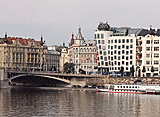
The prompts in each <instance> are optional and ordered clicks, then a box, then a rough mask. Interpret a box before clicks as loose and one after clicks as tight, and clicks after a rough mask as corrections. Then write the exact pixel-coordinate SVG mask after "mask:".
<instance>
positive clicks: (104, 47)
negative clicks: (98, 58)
mask: <svg viewBox="0 0 160 117" xmlns="http://www.w3.org/2000/svg"><path fill="white" fill-rule="evenodd" d="M96 48H97V50H98V49H103V50H105V49H106V46H101V45H99V46H97V47H96ZM122 48H124V49H131V48H133V45H126V46H125V45H122V46H117V45H114V46H111V45H108V49H111V50H113V49H122Z"/></svg>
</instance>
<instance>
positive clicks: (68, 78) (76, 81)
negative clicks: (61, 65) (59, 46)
mask: <svg viewBox="0 0 160 117" xmlns="http://www.w3.org/2000/svg"><path fill="white" fill-rule="evenodd" d="M7 76H8V80H9V83H10V84H12V85H20V86H22V85H23V86H53V87H71V86H72V85H79V86H81V87H83V86H85V85H89V84H93V81H94V83H98V82H100V81H103V80H104V79H108V76H107V75H83V74H62V73H50V72H47V73H44V72H17V71H9V72H8V73H7Z"/></svg>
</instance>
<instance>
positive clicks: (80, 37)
mask: <svg viewBox="0 0 160 117" xmlns="http://www.w3.org/2000/svg"><path fill="white" fill-rule="evenodd" d="M76 39H83V37H82V34H81V27H80V26H79V29H78V34H77V37H76Z"/></svg>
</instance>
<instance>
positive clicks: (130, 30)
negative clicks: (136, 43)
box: [128, 28, 141, 35]
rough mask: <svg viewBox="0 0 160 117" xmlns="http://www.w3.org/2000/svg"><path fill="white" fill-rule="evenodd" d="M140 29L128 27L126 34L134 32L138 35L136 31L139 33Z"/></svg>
mask: <svg viewBox="0 0 160 117" xmlns="http://www.w3.org/2000/svg"><path fill="white" fill-rule="evenodd" d="M140 30H141V28H135V29H129V30H128V35H130V34H136V35H138V33H139V31H140Z"/></svg>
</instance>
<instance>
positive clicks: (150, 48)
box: [146, 47, 159, 51]
mask: <svg viewBox="0 0 160 117" xmlns="http://www.w3.org/2000/svg"><path fill="white" fill-rule="evenodd" d="M146 51H152V47H146ZM154 51H159V47H154Z"/></svg>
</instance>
